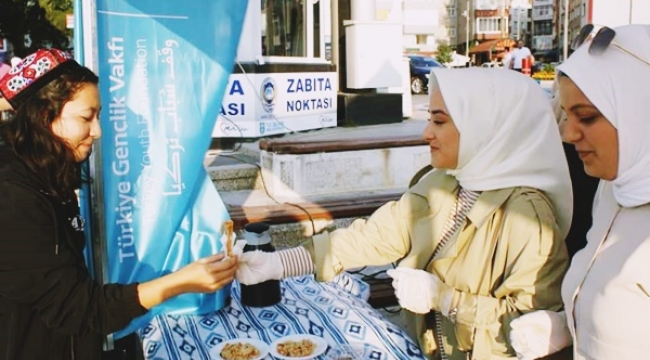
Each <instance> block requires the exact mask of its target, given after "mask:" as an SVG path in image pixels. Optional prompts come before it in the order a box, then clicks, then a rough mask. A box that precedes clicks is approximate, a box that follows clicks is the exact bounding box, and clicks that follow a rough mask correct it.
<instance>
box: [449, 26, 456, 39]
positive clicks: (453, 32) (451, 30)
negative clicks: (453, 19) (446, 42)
mask: <svg viewBox="0 0 650 360" xmlns="http://www.w3.org/2000/svg"><path fill="white" fill-rule="evenodd" d="M447 34H449V37H450V38H455V37H456V28H447Z"/></svg>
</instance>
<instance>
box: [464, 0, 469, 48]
mask: <svg viewBox="0 0 650 360" xmlns="http://www.w3.org/2000/svg"><path fill="white" fill-rule="evenodd" d="M469 2H470V0H467V9H466V10H465V56H467V57H469V17H470V11H469V10H470V9H469V7H470V3H469Z"/></svg>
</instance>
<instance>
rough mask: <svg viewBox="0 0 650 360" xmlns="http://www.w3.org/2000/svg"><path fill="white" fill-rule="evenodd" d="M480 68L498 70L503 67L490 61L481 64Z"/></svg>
mask: <svg viewBox="0 0 650 360" xmlns="http://www.w3.org/2000/svg"><path fill="white" fill-rule="evenodd" d="M481 67H487V68H500V67H503V65H502V64H501V63H498V62H495V61H492V62H486V63H483V64H481Z"/></svg>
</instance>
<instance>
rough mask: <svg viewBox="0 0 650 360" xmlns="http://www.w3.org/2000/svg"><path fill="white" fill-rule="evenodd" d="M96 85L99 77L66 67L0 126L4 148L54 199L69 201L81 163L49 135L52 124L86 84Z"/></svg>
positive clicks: (57, 140) (64, 145) (87, 71)
mask: <svg viewBox="0 0 650 360" xmlns="http://www.w3.org/2000/svg"><path fill="white" fill-rule="evenodd" d="M98 83H99V78H98V77H97V75H95V74H94V73H93V72H92V71H91V70H90V69H88V68H85V67H82V66H74V67H69V68H66V69H65V70H64V71H63V72H62V73H61V74H60V75H59V76H57V77H56V78H55V79H54V80H52V81H50V82H49V83H48V84H47V85H45V86H44V87H43V88H42V89H40V90H38V91H37V92H35V93H34V94H33V95H31V96H29V98H27V99H25V102H24V103H22V104H21V105H20V106H18V108H17V109H15V113H14V114H13V116H11V117H10V118H9V119H8V120H7V121H5V122H4V123H2V124H1V125H0V136H2V138H3V139H4V141H5V142H6V143H7V145H8V146H10V147H12V148H13V150H14V152H15V153H16V155H18V157H19V158H20V159H21V160H22V161H23V162H24V163H25V165H26V166H27V167H28V168H29V169H30V170H31V171H32V172H34V174H36V175H37V176H38V178H39V179H40V180H41V181H42V182H43V184H44V185H45V187H46V189H44V190H45V191H47V192H48V193H50V194H52V195H54V196H55V197H57V198H60V199H67V198H70V197H71V196H73V195H74V191H75V190H76V189H78V188H79V187H80V186H81V164H80V163H78V162H77V161H76V160H75V156H74V152H73V151H72V149H70V148H69V147H68V146H67V145H66V143H65V141H64V140H63V139H61V138H60V137H58V136H57V135H55V134H54V133H53V132H52V122H54V120H56V119H57V118H58V117H59V116H60V115H61V110H63V106H64V105H65V104H66V103H67V102H69V101H71V100H72V99H73V98H74V96H75V95H76V94H77V92H79V91H80V90H81V89H82V88H83V87H84V86H85V85H88V84H93V85H97V84H98Z"/></svg>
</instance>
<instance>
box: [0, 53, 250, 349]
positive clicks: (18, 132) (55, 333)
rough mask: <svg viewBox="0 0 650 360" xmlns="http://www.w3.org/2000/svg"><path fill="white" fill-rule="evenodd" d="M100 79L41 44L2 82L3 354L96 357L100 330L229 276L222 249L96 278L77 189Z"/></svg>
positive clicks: (95, 131)
mask: <svg viewBox="0 0 650 360" xmlns="http://www.w3.org/2000/svg"><path fill="white" fill-rule="evenodd" d="M97 83H98V78H97V76H96V75H95V74H93V72H92V71H90V70H89V69H87V68H85V67H83V66H81V65H79V64H78V63H77V62H75V61H74V60H72V59H71V58H70V57H69V55H67V54H66V53H64V52H62V51H59V50H55V49H51V50H39V51H38V52H36V53H35V54H32V55H30V56H28V57H26V58H25V59H24V60H23V61H22V62H21V63H19V64H18V65H17V66H15V67H14V68H12V70H11V71H10V72H9V73H8V74H7V75H6V76H5V77H4V78H2V79H0V93H1V94H2V96H3V98H2V99H0V109H7V108H11V109H12V110H13V114H12V116H11V118H10V119H9V120H8V121H6V122H4V123H2V124H0V138H1V142H0V198H1V199H2V206H0V229H2V234H1V235H0V359H6V360H36V359H39V360H41V359H56V360H59V359H83V360H87V359H98V358H100V355H101V349H102V345H101V336H100V335H101V334H109V333H111V332H114V331H116V330H119V329H121V328H123V327H124V326H126V325H127V324H128V323H129V322H130V321H131V320H132V319H133V318H135V317H137V316H139V315H142V314H144V313H145V312H146V311H147V309H149V308H151V307H153V306H155V305H157V304H159V303H161V302H162V301H164V300H166V299H168V298H170V297H172V296H175V295H179V294H181V293H186V292H214V291H216V290H217V289H219V288H221V287H222V286H224V285H226V284H228V283H230V282H231V281H232V279H233V277H234V273H235V269H236V266H237V259H236V257H232V258H229V259H226V260H224V261H221V260H222V258H223V256H222V255H221V254H219V255H214V256H212V257H208V258H205V259H201V260H198V261H196V262H194V263H192V264H190V265H188V266H186V267H184V268H183V269H181V270H179V271H177V272H175V273H173V274H170V275H167V276H164V277H161V278H158V279H155V280H152V281H149V282H146V283H141V284H129V285H117V284H115V285H105V286H100V285H98V284H96V283H94V282H93V280H92V279H91V277H90V274H89V272H88V270H87V268H86V266H85V263H84V258H83V248H84V237H83V228H82V227H81V226H75V225H74V224H82V223H83V222H82V221H80V220H81V219H80V216H79V209H78V206H77V201H76V196H75V192H74V191H75V189H77V188H78V187H79V185H80V184H81V181H82V179H81V177H80V167H79V164H80V162H82V161H83V160H85V159H86V158H87V157H88V156H89V154H90V152H91V148H92V144H93V141H94V140H95V139H97V138H99V136H100V134H101V130H100V125H99V112H100V107H101V104H100V99H99V90H98V88H97Z"/></svg>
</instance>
